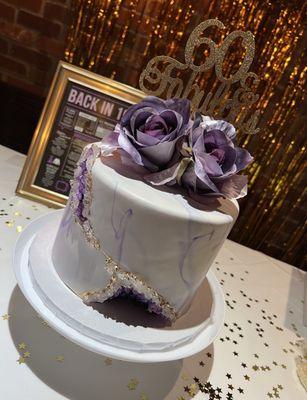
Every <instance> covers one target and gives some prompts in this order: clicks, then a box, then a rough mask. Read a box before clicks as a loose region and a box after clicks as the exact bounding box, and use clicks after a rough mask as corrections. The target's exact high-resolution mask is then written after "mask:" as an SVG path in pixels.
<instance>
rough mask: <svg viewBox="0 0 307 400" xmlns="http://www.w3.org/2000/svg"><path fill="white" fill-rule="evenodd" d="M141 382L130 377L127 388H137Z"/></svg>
mask: <svg viewBox="0 0 307 400" xmlns="http://www.w3.org/2000/svg"><path fill="white" fill-rule="evenodd" d="M138 384H139V381H138V380H137V379H135V378H132V379H130V382H129V383H128V385H127V388H128V389H129V390H135V389H136V388H137V385H138Z"/></svg>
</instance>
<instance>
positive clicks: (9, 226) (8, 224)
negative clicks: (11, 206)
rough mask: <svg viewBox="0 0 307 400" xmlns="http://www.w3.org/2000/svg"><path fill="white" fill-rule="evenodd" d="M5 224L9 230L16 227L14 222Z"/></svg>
mask: <svg viewBox="0 0 307 400" xmlns="http://www.w3.org/2000/svg"><path fill="white" fill-rule="evenodd" d="M5 224H6V226H7V227H8V228H12V227H13V226H14V221H5Z"/></svg>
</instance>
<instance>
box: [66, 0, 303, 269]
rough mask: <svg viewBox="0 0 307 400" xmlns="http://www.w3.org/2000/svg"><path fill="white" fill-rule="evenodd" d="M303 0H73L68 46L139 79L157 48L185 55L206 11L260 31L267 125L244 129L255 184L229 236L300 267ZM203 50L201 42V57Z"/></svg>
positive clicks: (103, 69) (71, 52)
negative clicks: (253, 131)
mask: <svg viewBox="0 0 307 400" xmlns="http://www.w3.org/2000/svg"><path fill="white" fill-rule="evenodd" d="M304 3H305V2H304V1H303V0H296V1H290V0H279V1H272V2H270V1H269V0H249V1H246V0H245V1H244V0H221V1H217V0H216V1H207V0H203V1H199V0H198V1H197V0H196V1H195V0H194V1H186V0H178V1H174V0H166V1H165V0H156V1H153V0H149V1H145V0H130V1H122V0H113V1H111V0H92V1H91V0H74V1H73V6H72V7H73V9H72V24H71V27H70V30H69V34H68V42H67V48H66V53H65V55H66V60H67V61H69V62H72V63H74V64H76V65H80V66H82V67H84V68H87V69H90V70H93V71H96V72H98V73H101V74H102V75H104V76H110V77H112V78H115V79H116V80H118V81H121V82H124V83H127V84H129V85H133V86H137V85H138V77H139V74H140V72H141V71H142V69H143V68H144V67H145V65H146V64H147V62H148V60H149V59H150V58H152V57H153V56H156V55H159V54H165V55H170V56H172V57H174V58H177V59H179V60H180V59H181V60H183V49H184V46H185V43H186V40H187V38H188V36H189V34H190V32H191V30H192V29H194V27H195V26H196V25H197V24H198V23H200V22H201V21H203V20H205V19H208V18H215V17H217V18H218V19H219V20H221V21H222V22H223V23H224V25H225V26H226V27H227V29H226V30H225V32H224V34H228V33H229V32H231V31H233V30H236V29H242V30H250V31H251V32H252V33H253V34H254V35H255V40H256V56H255V60H254V63H253V65H252V70H253V71H254V72H255V73H257V74H258V75H259V77H260V79H261V84H260V87H259V88H258V92H259V94H260V96H261V97H260V100H259V102H258V104H257V109H259V110H260V112H261V114H260V115H261V118H260V124H259V126H260V128H261V130H260V132H259V133H258V134H257V135H256V136H246V135H241V136H240V138H239V140H240V145H242V146H244V147H247V148H248V150H249V151H250V152H251V153H252V154H253V155H254V157H255V162H254V163H253V165H252V166H251V167H250V168H249V170H248V173H249V176H250V182H249V194H248V197H247V198H245V199H244V200H243V201H241V203H240V206H241V212H240V218H239V220H238V221H237V223H236V225H235V227H234V229H233V231H232V233H231V239H233V240H235V241H237V242H239V243H242V244H244V245H247V246H249V247H252V248H255V249H259V250H261V251H263V252H264V253H267V254H269V255H272V256H273V257H276V258H279V259H282V260H284V261H286V262H289V263H291V264H294V265H297V266H300V267H304V235H306V221H305V213H304V205H305V202H306V191H305V190H304V188H305V186H306V182H305V179H304V174H303V168H304V153H305V140H304V139H305V137H304V133H305V132H304V122H305V121H306V107H304V105H305V102H306V100H305V96H304V94H305V91H304V89H305V72H306V67H305V64H306V62H305V60H304V50H305V43H306V33H305V34H304V18H306V7H305V5H304ZM234 50H235V49H234ZM205 51H206V49H199V53H198V55H197V57H204V56H205V54H204V52H205ZM240 57H241V55H240V51H235V52H234V53H233V54H231V55H230V56H229V57H228V58H227V59H226V60H225V63H224V70H225V71H228V72H229V71H232V68H233V65H235V64H236V63H237V65H238V63H239V62H240V59H241V58H240ZM198 83H199V84H200V86H201V87H202V88H203V89H205V90H208V86H209V85H212V77H208V76H203V77H200V80H199V81H198ZM304 221H305V223H304ZM305 238H306V236H305Z"/></svg>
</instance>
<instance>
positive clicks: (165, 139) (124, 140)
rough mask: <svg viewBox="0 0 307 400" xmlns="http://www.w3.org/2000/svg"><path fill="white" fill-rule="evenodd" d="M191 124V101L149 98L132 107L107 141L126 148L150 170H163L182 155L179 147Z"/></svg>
mask: <svg viewBox="0 0 307 400" xmlns="http://www.w3.org/2000/svg"><path fill="white" fill-rule="evenodd" d="M191 125H192V121H191V120H190V101H189V100H187V99H171V100H165V101H164V100H161V99H159V98H157V97H147V98H145V99H144V100H143V101H141V102H140V103H138V104H135V105H133V106H131V107H130V108H128V110H127V111H126V113H125V115H124V116H123V118H122V120H121V121H120V123H119V124H117V126H116V128H115V131H114V132H113V133H112V134H111V135H109V136H108V137H107V138H106V139H104V140H103V143H104V144H106V145H110V146H111V147H113V148H114V146H115V147H119V148H121V149H123V150H125V152H127V153H128V154H129V155H130V156H131V157H132V159H133V161H134V162H135V163H137V164H139V165H142V166H144V167H145V168H146V169H148V170H149V171H152V172H153V171H161V170H162V169H164V168H167V167H168V166H169V165H170V164H172V163H173V162H174V160H176V157H177V158H178V156H179V151H176V149H178V144H179V142H180V140H182V139H183V137H184V135H186V133H187V130H188V128H190V127H191Z"/></svg>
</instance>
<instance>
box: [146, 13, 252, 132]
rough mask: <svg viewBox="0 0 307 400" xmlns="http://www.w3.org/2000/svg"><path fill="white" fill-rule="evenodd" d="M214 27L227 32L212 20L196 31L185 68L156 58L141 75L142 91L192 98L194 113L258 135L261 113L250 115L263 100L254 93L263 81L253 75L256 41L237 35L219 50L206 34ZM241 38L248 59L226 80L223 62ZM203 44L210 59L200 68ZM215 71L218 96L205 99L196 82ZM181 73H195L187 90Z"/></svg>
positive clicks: (187, 49) (168, 59) (245, 34)
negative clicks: (198, 50) (198, 51)
mask: <svg viewBox="0 0 307 400" xmlns="http://www.w3.org/2000/svg"><path fill="white" fill-rule="evenodd" d="M213 26H216V27H217V28H219V29H224V28H225V26H224V24H223V23H222V22H221V21H219V20H217V19H209V20H207V21H204V22H202V23H201V24H199V25H198V26H197V27H196V28H195V29H194V30H193V32H192V33H191V35H190V36H189V38H188V41H187V43H186V47H185V64H184V63H181V62H180V61H177V60H176V59H174V58H171V57H168V56H156V57H154V58H152V59H151V60H150V61H149V62H148V64H147V66H146V68H145V70H144V71H143V72H142V73H141V75H140V80H139V85H140V88H141V89H142V90H143V91H144V92H145V93H147V94H150V95H154V96H158V97H159V96H160V97H165V98H167V99H169V98H172V97H179V98H189V99H190V100H191V104H192V108H193V109H194V110H199V111H200V112H201V113H202V114H205V115H209V116H212V117H215V118H223V119H225V120H227V121H228V122H230V123H232V124H234V125H235V126H236V127H237V128H238V129H240V130H241V131H242V132H244V133H248V134H254V133H256V132H258V130H259V129H258V128H257V122H258V116H259V112H258V111H255V112H254V113H252V114H250V109H249V107H250V106H251V105H253V104H254V103H255V102H256V101H257V100H258V98H259V95H258V94H255V93H254V92H253V89H252V87H257V85H258V83H259V78H258V76H257V75H256V74H254V73H253V72H249V67H250V65H251V63H252V61H253V58H254V53H255V40H254V37H253V35H252V33H251V32H243V31H233V32H231V33H230V34H229V35H227V36H226V37H225V39H224V41H223V42H222V44H221V45H220V46H219V47H218V46H217V44H216V43H215V42H214V41H213V40H211V39H210V38H208V37H206V36H204V33H205V31H206V30H207V29H208V28H210V27H213ZM237 38H241V39H242V46H243V47H244V48H245V55H244V59H243V61H242V63H241V65H240V67H239V68H238V70H237V71H236V72H235V73H234V74H233V75H230V76H229V77H225V76H224V75H223V72H222V66H223V62H224V59H225V56H226V54H227V51H228V49H229V47H230V46H231V45H232V43H233V42H234V41H235V40H236V39H237ZM202 44H206V45H208V46H209V56H208V57H207V59H206V60H205V61H204V62H203V63H202V64H200V65H196V64H194V61H193V55H194V53H195V49H196V48H197V47H198V46H200V45H202ZM163 66H164V69H163ZM213 67H214V68H215V74H216V77H217V79H218V80H219V82H220V83H219V86H218V87H217V90H216V91H215V93H212V92H209V93H207V95H205V93H204V91H203V90H201V88H200V87H199V85H198V84H197V83H196V82H195V79H196V77H197V76H198V74H200V73H202V72H204V71H207V70H209V69H211V68H213ZM162 69H163V70H162ZM180 71H189V72H191V71H192V73H191V75H190V77H189V80H188V82H187V84H186V86H184V83H183V80H182V79H181V78H180V77H179V76H178V74H179V73H180ZM174 75H176V76H174ZM236 82H239V85H240V86H239V87H238V88H237V89H236V90H235V91H234V93H233V95H232V97H230V89H231V85H232V84H234V83H236Z"/></svg>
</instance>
